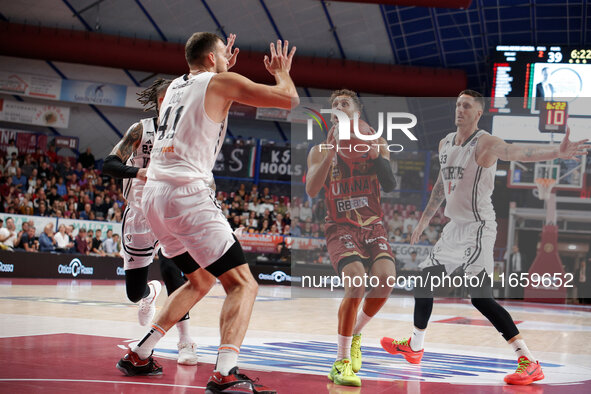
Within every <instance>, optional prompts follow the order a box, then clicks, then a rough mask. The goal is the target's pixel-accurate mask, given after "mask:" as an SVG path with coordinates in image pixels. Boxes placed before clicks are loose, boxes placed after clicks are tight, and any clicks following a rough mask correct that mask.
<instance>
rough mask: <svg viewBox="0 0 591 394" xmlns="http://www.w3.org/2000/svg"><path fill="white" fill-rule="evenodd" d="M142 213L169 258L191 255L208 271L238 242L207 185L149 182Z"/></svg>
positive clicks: (144, 193)
mask: <svg viewBox="0 0 591 394" xmlns="http://www.w3.org/2000/svg"><path fill="white" fill-rule="evenodd" d="M142 209H143V211H144V212H146V218H147V219H148V222H149V223H150V227H151V228H152V230H153V231H154V233H155V235H156V237H157V238H158V240H159V241H160V248H161V249H162V254H164V256H166V257H168V258H172V257H175V256H179V255H181V254H183V253H185V252H188V253H189V254H190V255H191V257H192V258H193V259H194V260H195V261H196V262H197V264H199V266H200V267H201V268H206V267H208V266H209V265H210V264H212V263H214V262H216V261H217V260H218V259H220V258H221V257H222V256H223V255H224V254H225V253H226V252H227V251H228V249H230V247H231V246H232V245H233V244H234V242H236V240H235V238H234V235H233V233H232V228H231V227H230V224H229V223H228V220H227V219H226V217H225V216H224V214H223V213H222V210H221V209H220V207H219V206H218V204H217V201H216V200H215V195H214V192H213V191H212V190H211V189H210V188H209V187H207V185H206V184H205V183H194V184H188V185H180V186H177V185H172V184H169V183H165V182H157V181H148V182H147V183H146V186H145V187H144V192H143V197H142Z"/></svg>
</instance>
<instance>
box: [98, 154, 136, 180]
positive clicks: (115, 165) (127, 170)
mask: <svg viewBox="0 0 591 394" xmlns="http://www.w3.org/2000/svg"><path fill="white" fill-rule="evenodd" d="M139 170H140V169H139V168H137V167H131V166H126V165H125V164H123V162H122V161H121V158H120V157H119V156H117V155H109V156H107V157H106V158H105V162H104V163H103V173H104V174H107V175H110V176H112V177H113V178H135V177H136V176H137V173H138V171H139Z"/></svg>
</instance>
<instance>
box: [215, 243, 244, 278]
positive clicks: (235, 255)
mask: <svg viewBox="0 0 591 394" xmlns="http://www.w3.org/2000/svg"><path fill="white" fill-rule="evenodd" d="M232 236H233V237H234V240H235V241H236V242H234V243H233V244H232V246H230V249H228V251H226V253H224V255H223V256H222V257H220V258H219V259H217V260H216V261H214V262H213V263H211V264H210V265H209V266H207V268H205V269H206V270H207V271H208V272H209V273H210V274H212V275H213V276H215V277H216V278H218V277H220V276H221V275H223V274H225V273H226V272H228V271H230V270H231V269H233V268H236V267H238V266H239V265H242V264H246V257H244V252H243V251H242V246H240V242H238V239H237V238H236V236H235V235H232Z"/></svg>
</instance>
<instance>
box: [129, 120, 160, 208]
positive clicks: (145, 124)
mask: <svg viewBox="0 0 591 394" xmlns="http://www.w3.org/2000/svg"><path fill="white" fill-rule="evenodd" d="M157 121H158V119H156V118H148V119H142V120H140V123H141V124H142V130H143V132H142V141H141V143H140V145H139V146H138V148H137V149H136V150H135V151H133V153H132V154H131V156H130V157H129V159H127V162H126V163H125V164H126V165H128V166H131V167H137V168H146V167H148V164H150V152H151V151H152V145H153V144H154V134H155V132H156V128H157V127H158V124H157ZM145 184H146V182H145V181H143V180H141V179H138V178H125V179H123V197H125V200H127V203H128V205H130V206H133V207H134V208H137V209H141V204H142V192H143V191H144V185H145Z"/></svg>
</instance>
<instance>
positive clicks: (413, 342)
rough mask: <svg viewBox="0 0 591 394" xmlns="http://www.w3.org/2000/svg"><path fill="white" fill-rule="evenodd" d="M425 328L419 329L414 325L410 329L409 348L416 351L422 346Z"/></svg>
mask: <svg viewBox="0 0 591 394" xmlns="http://www.w3.org/2000/svg"><path fill="white" fill-rule="evenodd" d="M426 331H427V330H419V329H418V328H416V327H413V329H412V337H411V338H410V348H411V349H412V350H413V351H415V352H418V351H419V350H421V349H422V348H423V342H424V341H425V332H426Z"/></svg>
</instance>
